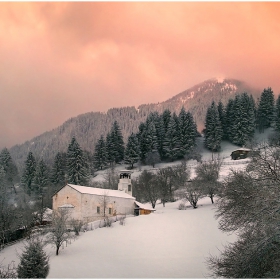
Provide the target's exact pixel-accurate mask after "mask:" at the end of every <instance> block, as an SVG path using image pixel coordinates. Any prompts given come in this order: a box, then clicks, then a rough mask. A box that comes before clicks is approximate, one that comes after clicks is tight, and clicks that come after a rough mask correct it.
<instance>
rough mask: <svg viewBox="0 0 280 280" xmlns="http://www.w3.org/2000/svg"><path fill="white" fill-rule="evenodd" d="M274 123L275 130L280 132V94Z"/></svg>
mask: <svg viewBox="0 0 280 280" xmlns="http://www.w3.org/2000/svg"><path fill="white" fill-rule="evenodd" d="M274 124H275V125H274V128H275V130H276V131H277V132H280V95H278V98H277V99H276V104H275V119H274Z"/></svg>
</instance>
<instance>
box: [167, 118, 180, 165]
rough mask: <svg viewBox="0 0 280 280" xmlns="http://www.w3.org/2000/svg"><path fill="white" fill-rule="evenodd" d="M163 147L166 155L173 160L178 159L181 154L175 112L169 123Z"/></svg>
mask: <svg viewBox="0 0 280 280" xmlns="http://www.w3.org/2000/svg"><path fill="white" fill-rule="evenodd" d="M163 149H164V153H165V155H166V157H167V158H169V159H170V160H171V161H173V160H175V159H177V158H178V156H179V154H180V141H179V134H178V125H177V123H176V121H175V114H173V116H172V117H171V119H170V121H169V123H168V128H167V132H166V136H165V139H164V143H163Z"/></svg>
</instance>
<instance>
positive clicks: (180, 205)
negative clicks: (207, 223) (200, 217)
mask: <svg viewBox="0 0 280 280" xmlns="http://www.w3.org/2000/svg"><path fill="white" fill-rule="evenodd" d="M186 208H187V207H186V204H185V202H181V203H180V204H179V206H178V209H179V210H186Z"/></svg>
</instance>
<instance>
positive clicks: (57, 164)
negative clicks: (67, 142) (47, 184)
mask: <svg viewBox="0 0 280 280" xmlns="http://www.w3.org/2000/svg"><path fill="white" fill-rule="evenodd" d="M65 169H66V154H64V153H61V152H58V153H57V154H56V156H55V159H54V164H53V167H52V174H51V182H52V183H53V184H54V185H55V186H60V187H62V186H63V185H65V175H66V172H65Z"/></svg>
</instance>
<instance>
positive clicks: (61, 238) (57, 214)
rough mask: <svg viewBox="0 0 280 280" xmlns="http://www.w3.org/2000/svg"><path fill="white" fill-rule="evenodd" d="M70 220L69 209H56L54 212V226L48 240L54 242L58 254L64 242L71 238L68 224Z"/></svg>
mask: <svg viewBox="0 0 280 280" xmlns="http://www.w3.org/2000/svg"><path fill="white" fill-rule="evenodd" d="M68 222H69V214H68V212H67V210H65V209H63V210H62V209H60V210H54V211H53V213H52V227H51V230H50V231H49V233H48V234H47V242H48V243H51V244H54V245H55V247H56V255H58V252H59V249H60V247H61V246H62V244H63V242H67V241H68V240H69V239H70V238H71V233H70V232H69V231H68V228H67V224H68Z"/></svg>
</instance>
